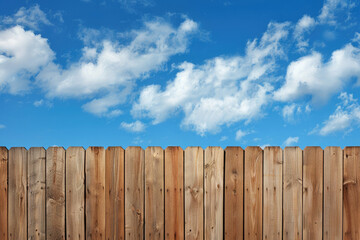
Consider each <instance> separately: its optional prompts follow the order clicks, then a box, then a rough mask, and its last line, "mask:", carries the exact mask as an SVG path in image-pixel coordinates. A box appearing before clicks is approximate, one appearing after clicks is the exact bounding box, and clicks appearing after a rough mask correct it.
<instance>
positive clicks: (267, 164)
mask: <svg viewBox="0 0 360 240" xmlns="http://www.w3.org/2000/svg"><path fill="white" fill-rule="evenodd" d="M282 158H283V156H282V149H281V148H280V147H266V148H265V150H264V186H263V188H264V200H263V201H264V206H263V207H264V210H263V211H264V213H263V214H264V219H263V239H264V240H266V239H268V240H272V239H282V166H283V160H282Z"/></svg>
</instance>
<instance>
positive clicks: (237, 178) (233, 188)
mask: <svg viewBox="0 0 360 240" xmlns="http://www.w3.org/2000/svg"><path fill="white" fill-rule="evenodd" d="M224 202H225V206H224V209H225V210H224V228H225V239H226V240H232V239H243V234H244V205H243V204H244V150H243V149H242V148H241V147H227V148H226V149H225V199H224Z"/></svg>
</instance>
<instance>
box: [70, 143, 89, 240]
mask: <svg viewBox="0 0 360 240" xmlns="http://www.w3.org/2000/svg"><path fill="white" fill-rule="evenodd" d="M84 183H85V150H84V148H82V147H69V148H68V149H67V150H66V234H67V239H85V186H84Z"/></svg>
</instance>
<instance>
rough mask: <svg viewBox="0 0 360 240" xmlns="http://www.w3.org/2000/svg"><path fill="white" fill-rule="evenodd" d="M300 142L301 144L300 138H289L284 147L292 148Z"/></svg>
mask: <svg viewBox="0 0 360 240" xmlns="http://www.w3.org/2000/svg"><path fill="white" fill-rule="evenodd" d="M298 142H299V137H288V138H287V139H286V140H285V141H284V143H283V145H284V146H292V145H294V144H296V143H298Z"/></svg>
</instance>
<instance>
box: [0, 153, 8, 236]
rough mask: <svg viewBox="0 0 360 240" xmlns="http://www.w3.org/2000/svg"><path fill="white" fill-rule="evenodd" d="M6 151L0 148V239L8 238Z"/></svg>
mask: <svg viewBox="0 0 360 240" xmlns="http://www.w3.org/2000/svg"><path fill="white" fill-rule="evenodd" d="M7 218H8V150H7V148H6V147H0V238H1V239H4V240H7V238H8V219H7Z"/></svg>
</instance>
